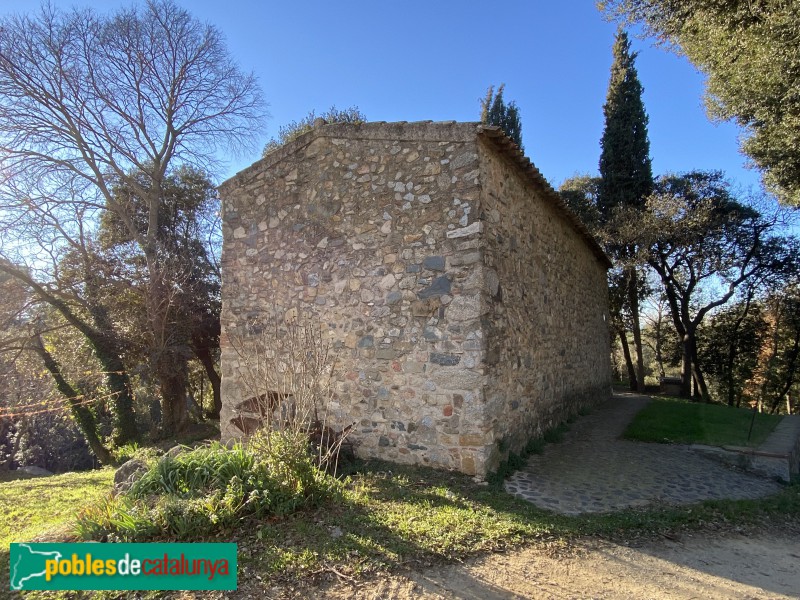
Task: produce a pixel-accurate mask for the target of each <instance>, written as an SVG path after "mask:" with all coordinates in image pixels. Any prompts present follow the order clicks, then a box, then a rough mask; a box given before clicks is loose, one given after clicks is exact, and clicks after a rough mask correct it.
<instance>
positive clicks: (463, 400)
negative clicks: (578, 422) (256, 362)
mask: <svg viewBox="0 0 800 600" xmlns="http://www.w3.org/2000/svg"><path fill="white" fill-rule="evenodd" d="M479 172H480V171H479V165H478V150H477V139H476V135H475V125H474V124H425V123H423V124H365V125H361V126H356V127H354V126H341V125H328V126H322V127H321V128H319V129H316V130H314V131H312V132H311V133H309V134H306V135H305V136H303V137H302V138H300V139H299V140H297V141H296V142H293V143H291V144H289V145H287V146H285V147H283V148H281V149H279V150H277V151H275V152H273V153H272V154H270V155H269V156H268V157H267V158H266V159H264V160H262V161H260V162H258V163H256V164H254V165H253V166H252V167H250V168H249V169H247V170H246V171H244V172H242V173H240V174H238V175H237V176H236V177H234V178H233V179H232V180H229V181H228V182H226V183H225V184H224V185H223V186H222V188H221V195H222V198H223V215H224V220H223V236H224V248H223V288H222V289H223V311H222V332H223V335H222V365H223V383H222V386H223V387H222V393H223V398H224V400H223V412H222V429H223V432H222V433H223V438H224V439H227V438H230V437H234V436H239V435H242V431H241V429H242V428H243V427H242V424H243V421H241V420H239V421H238V424H239V427H237V426H236V425H234V424H233V423H232V422H231V420H232V419H237V418H241V417H244V418H245V419H256V418H257V417H258V415H257V414H250V413H252V412H253V411H249V412H248V411H247V410H246V409H247V408H248V407H247V406H246V405H245V406H242V403H243V402H245V401H246V400H247V398H248V397H252V396H254V395H255V394H254V393H253V390H251V389H246V386H244V385H243V384H242V381H243V378H242V373H241V369H243V368H244V366H243V363H242V361H241V360H240V358H239V354H238V353H237V351H236V350H237V349H236V348H234V347H233V346H232V344H234V343H238V344H239V345H240V346H241V345H243V344H248V343H255V342H256V340H257V338H258V337H259V336H258V335H248V329H247V327H245V324H246V323H247V322H248V321H253V320H258V319H260V318H262V317H264V316H266V315H269V314H270V313H271V312H273V311H274V312H275V313H277V314H279V315H281V314H284V313H285V311H287V310H289V309H290V308H291V307H297V308H299V315H300V318H301V320H302V319H307V318H309V317H310V316H311V315H315V316H318V317H319V319H320V321H321V323H322V324H323V326H324V327H326V328H327V329H329V333H330V335H331V336H332V341H333V345H334V350H335V357H336V381H335V391H336V398H335V402H334V404H333V409H334V413H335V415H336V417H337V421H338V424H339V426H343V425H346V424H349V423H353V422H354V423H356V427H355V430H354V434H355V435H354V437H355V438H356V439H357V440H358V442H359V445H358V453H359V454H360V455H362V456H379V457H382V458H385V459H389V460H394V461H399V462H408V463H421V464H430V465H436V466H440V467H446V468H454V469H459V470H462V471H465V472H468V473H475V472H478V471H480V470H482V467H481V460H482V459H480V458H477V457H476V456H475V452H474V450H473V448H472V446H471V444H472V443H473V441H474V437H470V436H473V435H474V434H475V433H476V432H478V431H482V428H483V426H484V425H483V417H482V416H478V415H476V414H475V411H473V412H470V411H469V408H468V407H469V405H470V404H476V405H478V406H479V407H480V406H482V389H483V385H484V380H485V375H484V371H483V336H482V332H481V328H480V320H479V317H480V312H481V310H482V308H483V304H482V301H481V296H480V290H481V288H482V285H483V282H482V269H481V265H480V264H479V263H477V262H476V261H475V260H474V258H475V257H474V255H473V254H471V253H470V251H469V250H470V249H471V248H472V247H473V246H474V243H475V242H474V239H475V238H476V237H477V236H479V235H480V224H479V223H477V222H476V221H475V219H476V216H477V211H476V206H477V202H478V201H479V198H480V188H479V187H478V179H479ZM239 350H240V351H241V350H243V348H241V347H240V348H239ZM244 351H247V350H246V349H244ZM260 393H264V391H261V392H260ZM251 408H252V407H251ZM478 412H479V411H478ZM464 414H469V415H470V416H472V417H474V418H475V420H474V421H473V420H471V419H466V418H464V417H463V416H462V415H464ZM244 422H245V423H246V422H248V421H244ZM244 428H245V429H246V427H244Z"/></svg>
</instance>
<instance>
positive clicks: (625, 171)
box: [597, 30, 653, 392]
mask: <svg viewBox="0 0 800 600" xmlns="http://www.w3.org/2000/svg"><path fill="white" fill-rule="evenodd" d="M613 53H614V62H613V64H612V65H611V78H610V81H609V84H608V94H607V96H606V103H605V105H604V106H603V114H604V115H605V128H604V130H603V137H602V139H601V140H600V146H601V148H602V151H601V154H600V183H599V186H598V193H597V201H598V208H599V211H600V214H601V218H602V219H603V221H604V224H605V226H606V228H607V229H609V230H610V231H612V232H613V229H614V228H615V227H614V220H615V219H618V218H621V217H620V215H619V213H617V212H616V211H615V209H617V208H620V209H629V210H630V209H634V210H637V209H638V210H641V209H643V208H644V205H645V202H646V200H647V197H648V196H649V195H650V194H651V193H652V191H653V169H652V165H651V161H650V141H649V140H648V138H647V121H648V119H647V113H646V112H645V110H644V104H643V103H642V84H641V83H640V82H639V76H638V74H637V72H636V67H635V65H634V61H635V59H636V53H635V52H631V44H630V41H629V40H628V34H627V33H625V31H623V30H619V31H618V32H617V35H616V39H615V41H614V49H613ZM628 214H630V213H628ZM610 250H611V253H612V254H616V256H615V258H616V259H617V260H619V261H620V262H622V263H623V265H624V277H623V278H622V281H621V282H620V284H621V285H623V286H625V287H626V289H625V294H624V296H625V297H627V302H626V304H627V306H626V307H625V308H626V309H627V310H628V312H629V315H630V319H631V323H632V329H633V341H634V348H635V351H636V382H633V381H632V382H631V388H632V389H637V390H639V391H640V392H641V391H644V358H643V355H642V335H641V327H640V324H639V276H638V273H637V270H636V264H635V255H636V247H635V246H630V245H628V246H623V247H612V248H610Z"/></svg>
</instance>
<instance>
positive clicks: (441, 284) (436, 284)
mask: <svg viewBox="0 0 800 600" xmlns="http://www.w3.org/2000/svg"><path fill="white" fill-rule="evenodd" d="M450 288H451V285H450V279H449V278H448V277H446V276H444V275H442V276H441V277H437V278H436V279H434V280H433V281H432V282H431V284H430V285H429V286H428V287H426V288H425V289H424V290H422V291H420V292H419V293H418V294H417V297H419V298H421V299H423V300H424V299H425V298H432V297H434V296H443V295H444V294H449V293H450Z"/></svg>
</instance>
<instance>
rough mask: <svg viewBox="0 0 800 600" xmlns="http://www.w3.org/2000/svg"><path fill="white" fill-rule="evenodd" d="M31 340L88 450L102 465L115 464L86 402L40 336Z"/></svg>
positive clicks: (37, 335)
mask: <svg viewBox="0 0 800 600" xmlns="http://www.w3.org/2000/svg"><path fill="white" fill-rule="evenodd" d="M32 340H33V351H34V352H35V353H36V354H38V355H39V357H40V358H41V359H42V361H43V362H44V366H45V368H46V369H47V370H48V372H49V373H50V375H52V376H53V379H54V380H55V382H56V387H57V388H58V391H59V392H61V394H62V395H63V396H64V397H65V398H66V399H67V402H69V405H70V409H71V411H72V416H73V417H74V418H75V421H76V422H77V424H78V427H80V430H81V432H83V436H84V437H85V438H86V442H87V443H88V444H89V448H91V449H92V452H94V455H95V456H96V457H97V460H99V461H100V463H101V464H104V465H113V464H115V461H114V458H113V456H112V455H111V452H110V451H109V450H108V448H106V447H105V446H104V445H103V442H101V441H100V436H99V435H98V434H97V422H96V421H95V418H94V414H93V413H92V411H91V410H90V409H89V407H88V406H87V405H86V402H85V401H82V400H81V394H79V393H78V391H77V390H76V389H75V388H73V387H72V386H71V385H70V384H69V383H68V382H67V380H66V379H64V376H63V375H62V374H61V367H60V366H59V365H58V363H57V362H56V360H55V358H53V355H52V354H50V352H49V351H48V350H47V348H45V346H44V343H43V342H42V338H41V336H40V335H39V334H36V336H35V337H33V338H32Z"/></svg>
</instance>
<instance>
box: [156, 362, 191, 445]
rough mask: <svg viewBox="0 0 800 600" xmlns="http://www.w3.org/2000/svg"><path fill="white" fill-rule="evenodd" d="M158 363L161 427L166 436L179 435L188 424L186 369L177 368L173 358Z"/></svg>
mask: <svg viewBox="0 0 800 600" xmlns="http://www.w3.org/2000/svg"><path fill="white" fill-rule="evenodd" d="M159 363H160V364H159V365H158V383H159V390H160V392H161V413H162V421H161V427H162V430H163V433H164V434H165V435H167V436H171V435H179V434H181V433H182V432H184V431H185V430H186V427H187V426H188V425H189V410H188V407H187V406H186V388H187V377H186V370H185V368H184V369H181V368H179V366H178V365H177V364H176V362H175V360H170V359H168V358H165V359H161V361H159Z"/></svg>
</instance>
